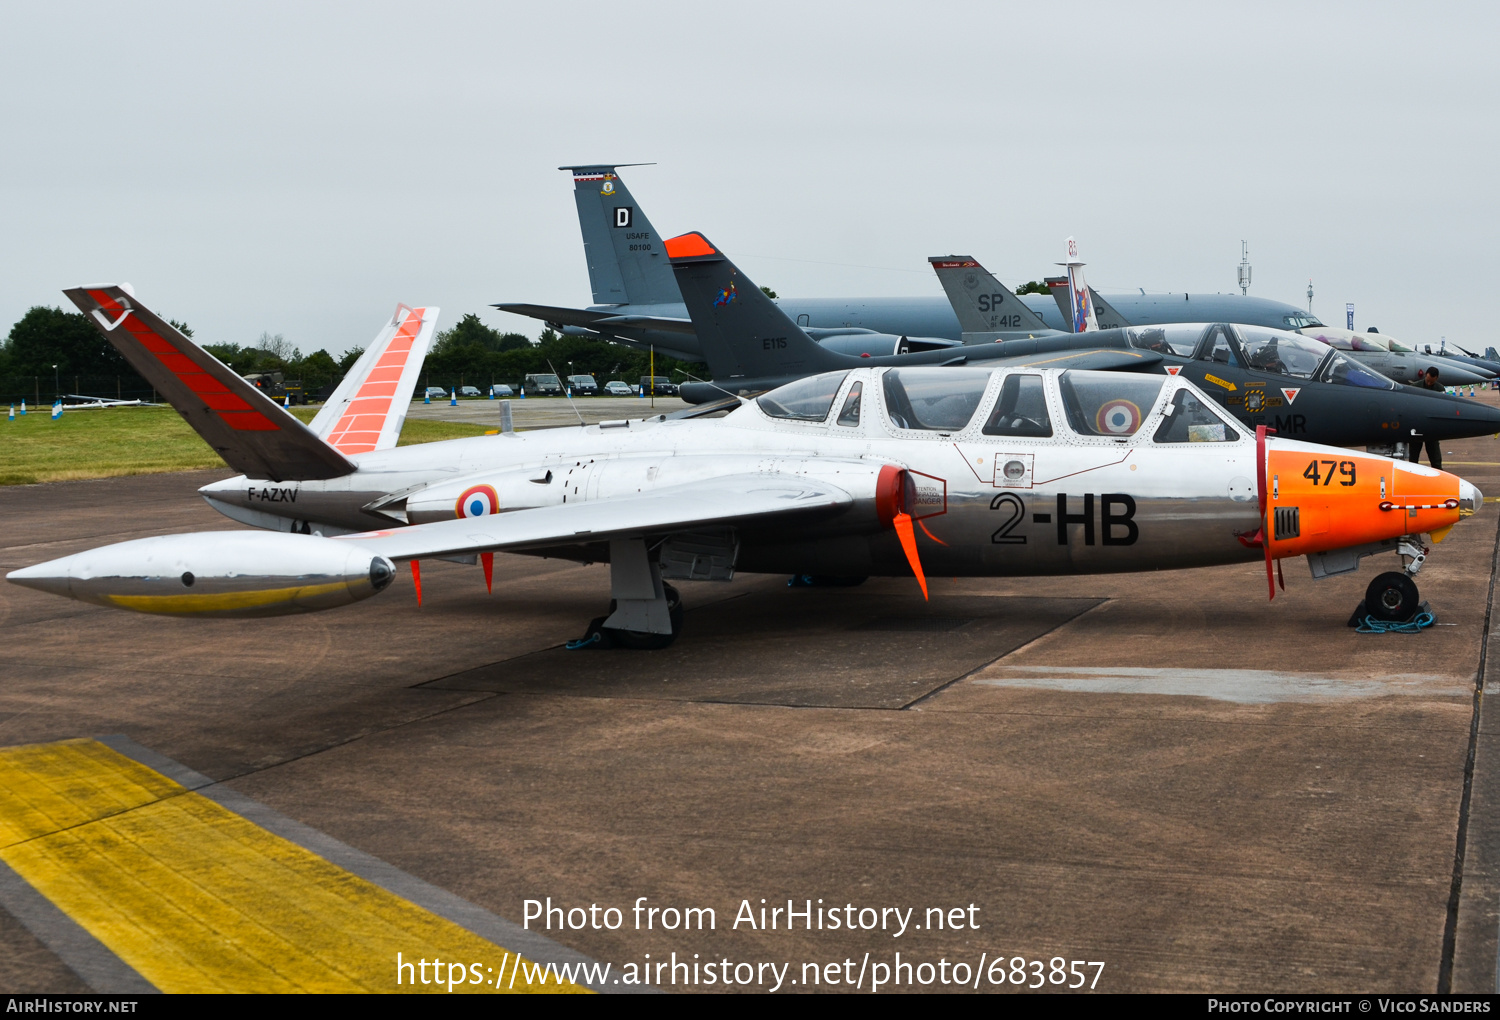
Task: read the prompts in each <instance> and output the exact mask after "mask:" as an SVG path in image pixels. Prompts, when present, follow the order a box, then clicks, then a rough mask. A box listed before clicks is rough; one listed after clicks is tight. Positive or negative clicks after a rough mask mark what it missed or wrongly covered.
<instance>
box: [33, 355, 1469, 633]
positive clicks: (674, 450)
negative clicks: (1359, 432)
mask: <svg viewBox="0 0 1500 1020" xmlns="http://www.w3.org/2000/svg"><path fill="white" fill-rule="evenodd" d="M351 459H352V460H353V461H354V463H355V465H356V470H355V471H354V472H352V473H351V474H348V475H345V476H341V477H339V478H334V479H327V480H323V481H308V482H302V483H293V484H286V483H283V485H282V486H281V487H282V488H285V489H288V490H290V491H289V493H288V494H287V496H286V497H285V498H284V499H282V500H279V501H267V500H265V499H263V498H262V497H261V496H260V495H259V494H258V493H257V494H255V495H254V496H252V495H251V494H252V493H254V492H255V490H256V489H257V488H258V487H269V486H265V485H263V484H262V483H258V482H255V481H252V480H250V479H247V478H238V479H230V480H228V481H226V482H221V483H215V484H214V485H212V486H208V487H205V494H206V495H209V496H211V498H212V499H214V500H215V501H216V504H226V505H227V504H228V503H229V501H230V500H235V501H237V502H236V503H235V504H234V507H235V508H236V509H244V508H245V507H248V506H251V505H253V506H254V507H255V508H256V513H258V514H266V515H278V514H283V515H285V514H290V513H295V514H298V515H301V514H308V515H309V516H307V517H305V518H299V519H300V520H301V521H302V522H303V523H304V526H303V527H297V528H295V529H294V528H288V529H287V530H296V531H298V532H301V531H304V530H311V531H314V532H322V533H321V534H303V533H296V534H282V535H262V536H259V537H258V541H260V542H261V543H262V545H261V546H259V547H257V549H256V550H255V551H254V554H253V555H250V554H247V562H245V563H243V564H235V563H231V562H229V559H232V557H226V555H225V554H224V552H223V551H222V550H210V548H209V546H210V542H207V541H205V539H209V540H211V541H213V542H220V543H222V542H223V541H224V538H225V536H224V535H223V533H218V534H216V535H213V536H193V535H183V536H167V537H163V538H162V539H159V540H152V541H154V542H160V543H164V544H165V545H161V546H156V547H153V549H152V554H153V557H154V558H153V559H151V560H150V561H149V562H148V561H147V560H146V559H143V558H138V559H134V560H133V559H132V557H133V556H134V555H135V554H134V552H133V551H132V549H133V547H134V546H135V544H134V543H125V544H122V545H118V546H111V547H107V548H106V549H104V550H95V551H93V552H90V553H83V554H79V555H78V556H73V557H67V558H64V559H61V560H54V561H52V562H50V563H45V564H41V565H38V566H36V567H31V568H27V569H25V570H20V571H15V572H12V573H11V574H10V575H9V578H10V580H12V581H14V582H17V583H20V584H25V585H28V586H30V587H35V588H41V589H43V590H47V591H52V592H55V593H57V594H65V595H71V596H73V597H78V598H88V599H89V600H91V601H99V602H103V603H105V604H110V605H117V606H123V607H125V608H132V609H142V610H147V611H157V612H168V613H176V614H190V615H191V614H195V613H204V614H215V615H255V614H258V613H267V612H275V611H282V612H284V611H288V610H292V611H295V610H300V609H313V608H319V607H320V606H318V605H314V604H313V603H312V602H311V601H307V600H305V599H304V600H303V601H298V597H296V596H291V595H289V596H288V597H287V598H286V599H284V600H283V601H282V602H277V600H276V597H275V596H272V595H266V597H265V598H263V599H261V600H260V601H257V602H256V603H255V604H254V605H249V604H247V605H245V606H243V607H234V606H228V605H226V603H225V601H224V599H223V597H222V596H223V595H224V594H225V588H224V587H223V585H222V584H220V583H219V582H218V580H217V579H219V578H228V577H234V576H240V577H245V578H246V579H247V581H246V586H245V587H246V590H247V591H249V590H254V591H256V592H265V593H271V592H286V591H288V590H295V589H297V587H298V585H299V584H300V583H301V581H302V580H303V573H302V572H301V570H300V567H294V568H288V569H286V570H284V571H283V573H282V575H281V576H274V577H268V575H267V573H266V571H265V569H264V566H263V565H264V564H265V563H269V562H278V563H294V564H296V563H299V562H301V561H300V560H299V557H303V558H305V561H306V562H307V563H312V562H313V561H314V560H315V559H318V558H321V559H322V560H324V561H326V562H330V563H332V562H335V561H337V563H339V564H342V567H341V569H343V571H344V574H343V575H340V576H341V577H345V578H346V579H347V583H348V584H349V585H352V587H349V588H348V590H349V591H354V590H356V589H357V590H358V593H359V594H361V595H362V594H372V593H373V592H374V591H375V590H378V588H379V587H383V586H384V585H383V582H382V580H381V578H382V577H383V576H384V568H383V566H382V564H383V563H384V562H386V561H395V562H404V561H415V560H419V559H421V558H424V557H450V558H462V557H473V556H475V555H480V554H486V553H492V552H494V551H499V550H506V551H514V552H523V553H536V554H543V555H549V556H564V557H571V558H574V559H578V560H586V561H608V562H610V564H611V594H612V596H613V597H614V599H615V602H616V608H615V610H614V612H613V613H612V614H611V615H610V616H608V617H607V618H601V619H600V620H598V621H595V624H594V625H593V626H592V627H591V633H593V634H595V635H606V636H608V635H613V636H614V637H617V638H620V639H622V640H623V643H626V644H630V643H636V644H641V645H646V646H652V645H654V646H660V645H661V644H664V643H666V642H668V641H670V640H671V639H672V638H673V637H675V635H676V634H677V632H678V631H679V630H680V627H681V612H680V607H679V606H678V605H677V603H676V599H675V592H674V591H673V590H672V589H671V586H670V585H668V584H664V579H665V580H674V579H678V578H693V579H716V580H727V579H729V578H730V577H732V576H733V573H734V571H735V570H736V569H738V570H747V571H766V572H781V573H791V574H806V575H833V576H838V577H843V578H851V577H864V576H872V575H884V576H910V575H912V574H915V575H916V576H917V577H918V578H919V579H920V580H921V581H922V584H923V588H924V590H925V587H926V577H931V576H949V577H957V576H1015V575H1043V574H1072V573H1099V572H1116V571H1133V570H1159V569H1169V568H1181V567H1198V566H1208V565H1213V564H1225V563H1235V562H1243V561H1247V560H1257V559H1262V558H1263V559H1265V561H1266V563H1267V567H1268V570H1269V567H1270V564H1271V563H1272V561H1273V560H1277V559H1283V558H1286V557H1290V556H1300V555H1305V556H1307V557H1308V560H1309V563H1310V565H1311V568H1312V573H1313V575H1314V576H1315V577H1318V576H1327V575H1329V574H1333V573H1342V572H1346V571H1349V570H1354V569H1356V568H1357V566H1358V563H1359V560H1360V558H1361V557H1362V556H1364V555H1368V554H1371V553H1376V552H1382V551H1389V552H1402V553H1404V554H1406V557H1407V559H1408V560H1409V561H1412V562H1414V563H1416V564H1417V565H1420V562H1421V558H1422V552H1423V550H1425V548H1426V547H1428V546H1429V545H1430V544H1431V543H1432V542H1436V541H1440V540H1441V539H1442V538H1443V537H1444V536H1445V535H1446V534H1447V531H1448V529H1450V528H1451V527H1452V526H1453V525H1454V524H1456V523H1457V522H1458V521H1459V520H1460V518H1461V517H1463V516H1466V515H1467V514H1470V513H1472V512H1474V511H1475V510H1477V509H1478V507H1479V506H1480V504H1481V501H1482V497H1481V496H1480V494H1479V492H1478V490H1477V489H1475V487H1474V486H1472V485H1470V484H1469V483H1467V482H1465V481H1463V480H1462V479H1460V478H1458V477H1457V476H1455V475H1452V474H1448V473H1446V472H1442V471H1435V470H1432V469H1429V468H1424V467H1421V466H1418V465H1412V464H1408V463H1406V462H1404V461H1397V460H1391V459H1389V458H1385V457H1380V456H1375V455H1370V454H1363V453H1355V452H1351V451H1349V450H1346V449H1339V448H1333V447H1322V446H1316V445H1312V444H1307V443H1301V442H1296V441H1290V440H1282V439H1278V438H1276V437H1267V436H1266V435H1264V433H1263V432H1262V433H1261V434H1256V433H1250V432H1247V431H1246V430H1245V429H1244V428H1243V427H1242V426H1241V425H1240V424H1239V423H1238V422H1236V421H1235V420H1234V419H1233V418H1232V417H1230V416H1229V415H1228V414H1226V413H1225V412H1224V411H1223V410H1222V409H1221V408H1218V407H1216V406H1215V405H1214V404H1213V402H1212V401H1210V400H1208V399H1207V398H1206V397H1205V396H1204V394H1203V393H1202V391H1200V390H1198V389H1197V388H1196V387H1195V386H1194V385H1193V384H1192V383H1191V382H1189V381H1187V380H1185V379H1182V378H1179V377H1166V376H1148V375H1140V374H1135V373H1128V372H1093V371H1080V370H1056V369H1047V370H1043V369H1032V368H997V369H990V368H962V367H949V368H899V369H886V368H869V369H854V370H850V371H844V372H832V373H827V374H823V375H819V376H813V377H810V378H807V379H802V380H799V381H797V382H795V383H792V384H789V385H787V386H784V387H781V388H779V389H777V390H773V391H772V392H770V393H766V394H764V395H762V396H760V397H758V398H756V399H755V400H753V401H747V402H745V403H743V404H742V405H741V406H740V407H739V408H738V409H736V410H734V411H733V412H732V413H730V414H728V415H727V416H726V417H724V418H721V419H704V420H667V419H665V418H663V417H656V418H650V419H643V420H631V421H620V422H610V423H605V424H603V425H595V426H587V427H579V428H565V429H552V430H546V431H539V432H531V433H525V434H514V433H512V434H508V435H493V436H485V437H476V438H472V439H464V440H454V441H450V442H446V443H435V444H428V445H425V446H418V447H402V448H392V449H386V450H381V451H376V452H372V453H367V454H355V455H352V457H351ZM372 493H373V494H375V495H374V496H373V497H372ZM242 497H243V499H242ZM293 508H295V509H293ZM282 519H286V520H290V519H291V518H290V517H284V518H282ZM366 521H367V522H370V523H375V522H378V521H384V522H385V524H386V525H387V526H386V527H383V528H381V529H380V530H373V531H372V530H360V531H357V532H354V533H348V532H350V531H352V528H351V525H352V526H358V525H359V524H360V523H363V522H366ZM366 528H368V525H366ZM338 532H345V533H343V534H338V537H333V536H334V535H335V534H337V533H338ZM174 541H176V542H178V543H180V547H181V548H180V549H173V550H172V551H174V552H178V553H179V555H176V556H175V557H173V556H167V555H165V554H164V552H163V550H164V549H166V548H168V547H170V545H171V543H172V542H174ZM273 545H274V549H273V548H272V546H273ZM226 548H227V547H226ZM200 550H201V554H202V555H203V556H205V557H208V556H209V554H210V551H212V562H211V563H210V562H209V561H208V560H205V561H204V565H203V566H202V567H200V566H199V564H198V562H197V560H195V559H194V557H195V556H197V555H199V554H200V552H199V551H200ZM335 550H337V552H335ZM350 550H357V554H356V555H347V551H350ZM340 556H343V557H344V558H343V559H342V560H340V559H339V557H340ZM251 560H253V562H251ZM161 564H169V566H167V567H163V566H161ZM188 574H191V575H192V577H193V578H194V580H193V581H192V582H188V581H186V580H185V579H184V575H188ZM205 576H213V577H214V578H216V586H215V588H214V595H215V599H212V600H210V599H207V598H206V597H205V599H204V600H203V601H201V602H195V598H196V596H195V592H194V588H195V587H196V586H197V585H198V584H199V583H201V582H200V580H199V579H201V578H203V577H205ZM361 576H363V577H365V578H366V580H365V581H360V580H358V579H359V578H360V577H361ZM226 583H227V582H226ZM328 583H332V582H328ZM202 591H203V592H204V595H205V596H207V595H208V589H207V588H205V589H202ZM85 592H87V593H88V594H87V595H86V594H84V593H85ZM118 595H128V599H124V598H120V597H116V596H118ZM160 596H171V598H166V599H162V598H158V597H160Z"/></svg>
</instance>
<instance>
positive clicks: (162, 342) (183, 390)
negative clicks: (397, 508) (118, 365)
mask: <svg viewBox="0 0 1500 1020" xmlns="http://www.w3.org/2000/svg"><path fill="white" fill-rule="evenodd" d="M63 293H64V294H66V295H67V296H68V298H69V299H70V300H71V301H72V302H73V303H74V304H75V305H77V306H78V309H79V311H81V312H83V313H84V315H86V316H88V318H89V320H90V321H91V322H93V324H94V325H95V327H97V328H98V330H99V332H101V333H103V334H104V337H105V339H107V340H108V341H109V342H110V343H111V344H113V345H114V346H115V349H116V350H118V351H119V352H120V354H121V355H123V356H124V358H125V360H126V361H128V362H130V367H131V368H133V369H135V370H136V371H137V372H139V373H140V374H141V378H143V379H145V380H146V381H147V382H149V383H150V384H151V385H152V386H154V387H156V390H157V392H158V393H160V394H161V395H162V396H163V397H165V398H166V400H167V402H168V403H170V404H171V405H172V406H173V407H174V408H176V409H177V413H178V414H180V415H182V417H183V418H184V419H186V420H187V423H188V424H189V425H191V426H192V427H193V430H194V431H195V432H197V433H198V435H200V436H202V437H203V439H204V441H205V442H207V443H208V445H209V446H211V447H213V448H214V450H215V451H216V452H217V453H218V454H219V456H221V457H223V458H224V462H225V463H227V464H228V465H229V466H230V467H232V468H234V470H236V471H239V472H241V473H242V474H246V475H249V476H250V477H251V478H269V479H271V480H272V481H277V482H279V481H283V480H285V479H288V478H296V479H298V480H302V481H310V480H314V479H322V478H339V477H341V476H343V475H347V474H352V473H353V472H354V470H355V466H354V463H353V462H352V461H350V460H349V459H348V458H347V457H345V456H344V455H343V454H342V453H340V452H339V451H338V450H335V449H334V448H333V447H332V446H329V445H328V444H327V443H325V442H323V440H321V439H319V438H318V437H317V436H316V435H314V434H313V433H312V432H311V431H310V430H309V429H308V428H307V426H306V425H303V424H302V423H301V422H300V421H298V420H297V419H296V418H294V417H292V416H291V415H290V414H288V413H287V412H286V411H284V410H282V408H281V407H279V406H277V404H276V402H275V401H273V400H272V399H271V398H269V397H267V396H266V395H265V394H264V393H262V392H261V391H260V390H258V389H256V388H255V387H254V386H252V385H250V384H249V383H248V382H246V381H245V380H244V379H241V378H240V377H239V376H238V375H236V374H235V372H234V370H233V369H231V368H230V367H229V366H228V365H226V364H224V363H223V362H222V361H220V360H219V359H218V358H216V357H214V356H213V355H212V354H210V353H208V352H207V351H205V350H204V349H203V348H202V347H199V346H198V345H197V344H195V343H193V341H192V340H190V339H188V338H187V337H186V336H184V335H183V334H182V333H181V332H179V331H178V330H177V329H176V328H175V327H174V326H172V325H171V324H170V323H168V322H166V321H164V320H163V319H162V318H161V317H160V316H158V315H156V314H155V313H154V312H152V311H151V310H150V309H149V308H147V307H146V306H145V305H143V304H141V302H140V301H139V300H137V299H136V297H135V296H134V295H133V294H132V293H131V292H130V291H129V290H127V289H126V288H125V287H120V286H115V285H112V284H110V285H101V286H96V287H73V288H70V289H69V290H65V291H63Z"/></svg>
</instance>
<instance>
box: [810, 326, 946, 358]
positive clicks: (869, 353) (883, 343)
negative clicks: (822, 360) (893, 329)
mask: <svg viewBox="0 0 1500 1020" xmlns="http://www.w3.org/2000/svg"><path fill="white" fill-rule="evenodd" d="M805 332H807V333H808V334H809V335H810V336H812V338H813V339H814V340H816V341H817V342H818V345H819V346H821V347H826V348H827V349H828V350H830V351H837V352H838V353H839V354H848V355H851V356H853V357H856V358H863V357H871V358H885V357H890V356H891V355H893V354H915V353H917V352H919V351H937V350H943V349H945V348H949V347H962V346H963V344H962V343H961V342H960V341H958V340H948V339H945V338H943V337H935V336H898V335H896V334H895V333H873V332H870V331H869V330H860V331H857V332H855V331H850V332H843V331H840V330H832V329H808V330H805Z"/></svg>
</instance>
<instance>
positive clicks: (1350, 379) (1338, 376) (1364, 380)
mask: <svg viewBox="0 0 1500 1020" xmlns="http://www.w3.org/2000/svg"><path fill="white" fill-rule="evenodd" d="M1323 381H1324V382H1331V383H1339V384H1341V385H1344V386H1365V387H1368V388H1369V389H1372V390H1393V389H1395V388H1396V383H1394V382H1392V381H1391V380H1389V379H1387V378H1386V377H1385V376H1383V375H1381V374H1380V373H1379V372H1377V371H1375V370H1374V369H1373V368H1366V367H1365V366H1364V365H1361V364H1360V363H1359V362H1357V361H1355V360H1354V359H1353V358H1346V357H1344V356H1343V355H1342V354H1340V355H1338V356H1336V357H1335V358H1334V359H1333V360H1332V361H1330V362H1329V363H1328V367H1327V368H1325V369H1323Z"/></svg>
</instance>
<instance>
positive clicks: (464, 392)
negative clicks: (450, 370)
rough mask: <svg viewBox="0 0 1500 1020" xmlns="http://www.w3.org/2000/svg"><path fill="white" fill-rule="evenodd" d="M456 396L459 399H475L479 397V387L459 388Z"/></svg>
mask: <svg viewBox="0 0 1500 1020" xmlns="http://www.w3.org/2000/svg"><path fill="white" fill-rule="evenodd" d="M458 395H459V396H460V397H477V396H479V387H478V386H460V387H459V388H458Z"/></svg>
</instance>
